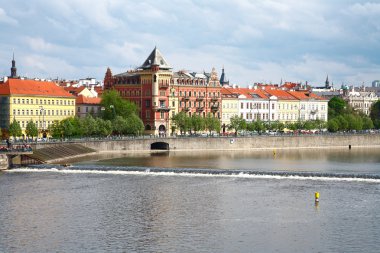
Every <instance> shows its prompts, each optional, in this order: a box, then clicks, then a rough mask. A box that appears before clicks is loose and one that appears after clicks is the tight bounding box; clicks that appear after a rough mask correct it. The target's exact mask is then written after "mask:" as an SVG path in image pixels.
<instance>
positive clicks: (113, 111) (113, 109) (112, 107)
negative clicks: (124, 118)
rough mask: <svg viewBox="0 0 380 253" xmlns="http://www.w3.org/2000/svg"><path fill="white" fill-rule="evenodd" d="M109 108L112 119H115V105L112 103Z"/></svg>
mask: <svg viewBox="0 0 380 253" xmlns="http://www.w3.org/2000/svg"><path fill="white" fill-rule="evenodd" d="M110 108H111V109H112V113H113V119H115V117H116V113H115V107H114V106H113V105H110Z"/></svg>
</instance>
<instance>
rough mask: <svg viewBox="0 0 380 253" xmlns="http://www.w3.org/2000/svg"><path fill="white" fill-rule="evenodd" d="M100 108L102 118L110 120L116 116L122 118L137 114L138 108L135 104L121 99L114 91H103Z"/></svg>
mask: <svg viewBox="0 0 380 253" xmlns="http://www.w3.org/2000/svg"><path fill="white" fill-rule="evenodd" d="M101 105H102V107H103V108H104V111H103V115H102V118H103V119H108V120H112V119H114V118H116V116H122V117H124V118H127V117H129V116H130V115H132V114H136V115H137V113H138V107H137V105H136V104H135V103H133V102H131V101H129V100H125V99H123V98H122V97H121V96H120V94H119V93H118V92H117V91H116V90H109V91H105V92H104V93H103V95H102V102H101Z"/></svg>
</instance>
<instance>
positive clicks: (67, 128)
mask: <svg viewBox="0 0 380 253" xmlns="http://www.w3.org/2000/svg"><path fill="white" fill-rule="evenodd" d="M61 129H62V133H63V136H64V137H69V138H70V137H72V136H73V133H74V130H75V129H74V126H73V124H71V121H70V119H64V120H62V121H61Z"/></svg>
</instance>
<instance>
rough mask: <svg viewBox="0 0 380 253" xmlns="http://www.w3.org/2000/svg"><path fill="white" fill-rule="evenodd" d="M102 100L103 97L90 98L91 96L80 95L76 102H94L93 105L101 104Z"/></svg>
mask: <svg viewBox="0 0 380 253" xmlns="http://www.w3.org/2000/svg"><path fill="white" fill-rule="evenodd" d="M101 101H102V99H101V98H89V97H84V96H82V95H79V96H78V97H77V99H76V104H77V105H79V104H92V105H99V104H100V102H101Z"/></svg>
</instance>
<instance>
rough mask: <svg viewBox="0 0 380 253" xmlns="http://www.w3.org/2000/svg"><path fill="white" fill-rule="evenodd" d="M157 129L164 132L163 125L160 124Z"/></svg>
mask: <svg viewBox="0 0 380 253" xmlns="http://www.w3.org/2000/svg"><path fill="white" fill-rule="evenodd" d="M158 131H160V132H166V127H165V126H164V125H160V127H159V128H158Z"/></svg>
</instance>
